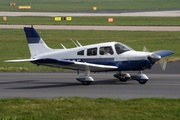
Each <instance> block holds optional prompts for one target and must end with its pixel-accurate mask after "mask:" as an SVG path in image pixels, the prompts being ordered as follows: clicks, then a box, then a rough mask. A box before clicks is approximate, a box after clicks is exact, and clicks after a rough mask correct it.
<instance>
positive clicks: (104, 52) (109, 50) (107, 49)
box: [99, 46, 114, 55]
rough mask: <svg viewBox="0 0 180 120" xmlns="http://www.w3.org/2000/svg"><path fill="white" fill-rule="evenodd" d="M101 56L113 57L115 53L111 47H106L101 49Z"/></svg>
mask: <svg viewBox="0 0 180 120" xmlns="http://www.w3.org/2000/svg"><path fill="white" fill-rule="evenodd" d="M99 54H100V55H113V54H114V52H113V50H112V47H111V46H104V47H100V49H99Z"/></svg>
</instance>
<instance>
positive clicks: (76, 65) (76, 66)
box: [31, 58, 118, 72]
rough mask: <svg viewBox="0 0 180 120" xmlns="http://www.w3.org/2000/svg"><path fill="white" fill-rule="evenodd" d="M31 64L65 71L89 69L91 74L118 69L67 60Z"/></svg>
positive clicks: (48, 59) (42, 60)
mask: <svg viewBox="0 0 180 120" xmlns="http://www.w3.org/2000/svg"><path fill="white" fill-rule="evenodd" d="M31 62H32V63H34V64H37V65H45V66H52V67H59V68H66V69H73V70H85V69H90V71H92V72H98V71H112V70H117V69H118V67H116V66H109V65H99V64H92V63H85V62H75V61H68V60H57V59H51V58H46V59H38V60H35V61H31Z"/></svg>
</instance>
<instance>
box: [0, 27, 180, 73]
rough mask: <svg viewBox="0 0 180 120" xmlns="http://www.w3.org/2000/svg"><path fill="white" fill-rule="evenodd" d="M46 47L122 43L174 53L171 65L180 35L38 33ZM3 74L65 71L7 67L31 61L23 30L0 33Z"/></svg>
mask: <svg viewBox="0 0 180 120" xmlns="http://www.w3.org/2000/svg"><path fill="white" fill-rule="evenodd" d="M37 32H38V33H39V34H40V36H41V37H42V38H43V40H44V41H45V42H46V44H47V45H48V46H49V47H51V48H54V49H58V48H62V47H61V46H60V43H63V45H64V46H66V47H67V48H72V47H75V45H74V44H73V43H72V42H71V41H70V38H72V39H73V40H78V41H79V42H80V43H81V44H82V45H89V44H95V43H102V42H110V41H116V42H122V43H124V44H127V45H128V46H130V47H132V48H133V49H135V50H138V51H142V49H143V47H144V46H146V47H147V48H148V49H149V50H150V51H156V50H161V49H165V50H171V51H174V52H175V54H174V55H171V56H168V57H165V58H166V59H168V60H169V61H175V60H179V59H180V58H179V56H180V51H179V45H180V40H179V38H180V31H177V32H162V31H158V32H157V31H156V32H150V31H99V30H97V31H96V30H84V31H83V30H37ZM0 33H1V34H0V38H1V39H0V43H1V45H0V51H1V52H0V56H1V59H0V71H62V69H58V68H52V67H45V66H39V67H37V66H36V65H33V64H31V63H29V62H23V63H4V62H3V61H5V60H12V59H29V58H30V53H29V48H28V45H27V41H26V37H25V33H24V31H23V29H0Z"/></svg>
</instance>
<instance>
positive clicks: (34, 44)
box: [24, 27, 54, 57]
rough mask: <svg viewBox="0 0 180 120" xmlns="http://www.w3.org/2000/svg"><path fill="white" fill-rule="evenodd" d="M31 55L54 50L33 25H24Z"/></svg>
mask: <svg viewBox="0 0 180 120" xmlns="http://www.w3.org/2000/svg"><path fill="white" fill-rule="evenodd" d="M24 31H25V34H26V38H27V42H28V45H29V50H30V53H31V57H33V56H37V55H40V54H44V53H48V52H52V51H54V50H53V49H51V48H49V47H48V46H47V45H46V44H45V42H44V41H43V39H42V38H41V37H40V36H39V34H38V33H37V32H36V30H35V29H34V28H33V27H24Z"/></svg>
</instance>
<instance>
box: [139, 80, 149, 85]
mask: <svg viewBox="0 0 180 120" xmlns="http://www.w3.org/2000/svg"><path fill="white" fill-rule="evenodd" d="M146 82H147V81H144V80H139V83H140V84H145V83H146Z"/></svg>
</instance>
